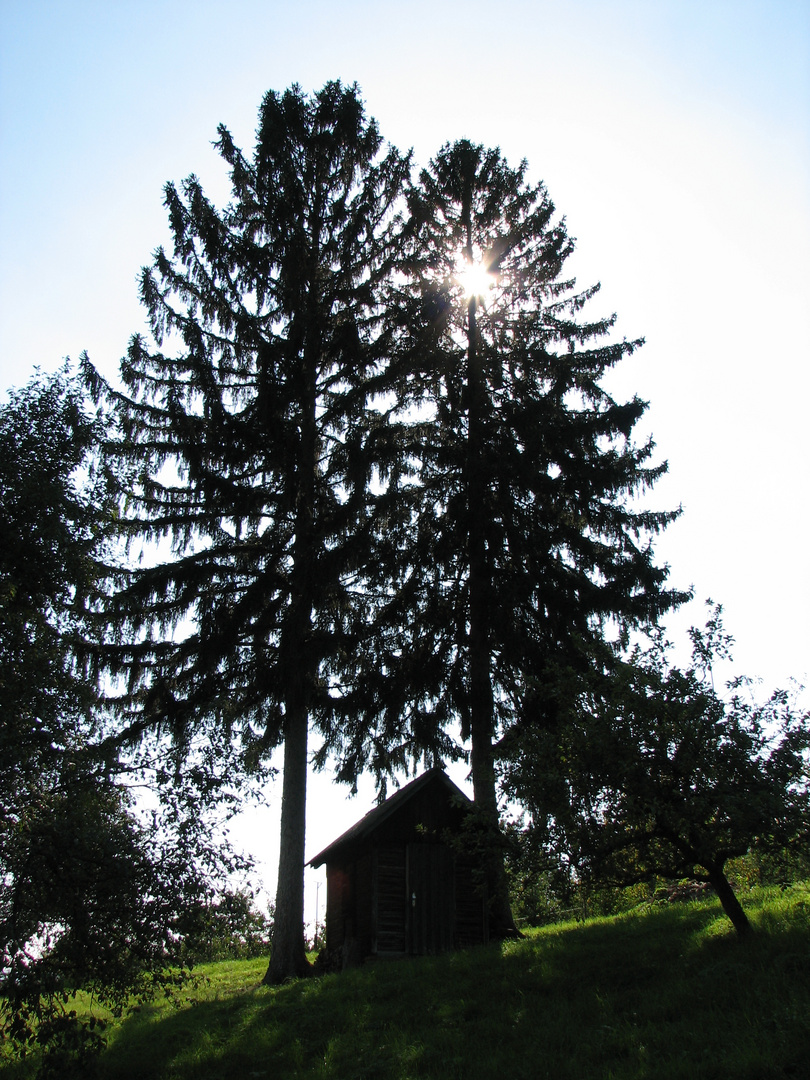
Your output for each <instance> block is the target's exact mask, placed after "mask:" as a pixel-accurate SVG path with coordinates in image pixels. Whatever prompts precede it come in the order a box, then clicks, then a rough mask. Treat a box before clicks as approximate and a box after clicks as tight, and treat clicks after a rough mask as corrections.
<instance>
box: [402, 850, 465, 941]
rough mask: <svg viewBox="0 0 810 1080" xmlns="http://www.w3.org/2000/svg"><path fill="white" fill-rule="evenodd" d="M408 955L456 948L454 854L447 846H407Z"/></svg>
mask: <svg viewBox="0 0 810 1080" xmlns="http://www.w3.org/2000/svg"><path fill="white" fill-rule="evenodd" d="M407 880H408V952H410V953H412V954H416V955H423V954H424V953H438V952H444V951H445V950H447V949H452V948H453V929H454V927H453V917H454V912H455V895H454V881H453V853H452V852H451V850H450V849H449V848H448V847H447V846H446V845H445V844H430V843H416V844H409V845H408V874H407Z"/></svg>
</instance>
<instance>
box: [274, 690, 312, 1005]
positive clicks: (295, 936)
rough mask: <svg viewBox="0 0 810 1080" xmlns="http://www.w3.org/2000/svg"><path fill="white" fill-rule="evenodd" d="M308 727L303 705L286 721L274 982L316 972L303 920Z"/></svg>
mask: <svg viewBox="0 0 810 1080" xmlns="http://www.w3.org/2000/svg"><path fill="white" fill-rule="evenodd" d="M308 725H309V718H308V716H307V712H306V709H305V708H300V707H299V708H297V709H295V710H293V711H291V712H289V713H288V714H287V718H286V720H285V725H284V781H283V786H282V796H281V851H280V853H279V860H278V886H277V889H276V910H275V917H274V922H273V938H272V946H271V953H270V964H269V966H268V968H267V973H266V974H265V976H264V982H265V983H269V984H273V983H280V982H283V981H284V980H285V979H288V978H295V977H297V976H301V975H307V974H309V972H310V970H311V965H310V963H309V961H308V960H307V957H306V945H305V942H304V920H303V911H304V839H305V835H306V812H307V728H308Z"/></svg>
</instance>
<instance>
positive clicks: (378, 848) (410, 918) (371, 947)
mask: <svg viewBox="0 0 810 1080" xmlns="http://www.w3.org/2000/svg"><path fill="white" fill-rule="evenodd" d="M472 805H473V804H472V802H471V801H470V800H469V799H468V798H467V796H466V795H465V794H464V793H463V792H462V791H461V790H460V789H459V788H458V787H456V785H455V784H454V783H453V782H452V780H450V779H449V777H448V776H446V775H445V773H444V772H442V770H441V769H431V770H430V771H429V772H426V773H424V774H423V775H422V776H420V777H418V779H416V780H413V781H412V782H411V783H410V784H407V785H406V786H405V787H403V788H400V790H399V791H397V792H396V793H395V794H394V795H392V796H391V798H390V799H387V800H386V801H385V802H384V803H381V804H380V805H379V806H377V807H376V808H375V809H374V810H371V811H370V812H369V813H368V814H366V816H365V817H364V818H361V820H360V821H358V822H357V823H356V824H355V825H353V826H352V827H351V828H350V829H349V830H347V832H345V833H343V835H342V836H339V837H338V839H337V840H335V841H334V842H333V843H331V844H330V845H329V847H327V848H324V850H323V851H322V852H321V853H320V854H319V855H316V856H315V858H314V859H311V860H310V865H311V866H322V865H323V864H324V863H326V949H327V954H328V955H330V956H332V957H334V956H336V955H339V954H342V955H343V956H344V957H347V956H348V957H350V958H351V959H353V960H361V959H365V958H366V957H378V958H381V959H382V958H384V957H396V956H407V955H422V954H425V953H438V952H444V951H447V950H449V949H456V948H460V947H462V946H466V945H474V944H478V943H481V942H484V941H486V940H487V938H488V926H487V905H486V901H485V897H484V896H483V895H482V892H481V885H480V878H481V875H480V874H476V872H475V871H476V865H475V861H474V859H473V858H471V857H465V856H464V855H462V854H460V853H459V851H458V850H457V846H454V845H452V844H451V843H450V839H451V837H452V836H453V834H458V833H459V831H460V829H461V826H462V823H463V821H464V818H465V816H466V815H467V814H468V813H469V812H470V810H471V808H472Z"/></svg>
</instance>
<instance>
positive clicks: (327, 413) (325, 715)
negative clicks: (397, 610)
mask: <svg viewBox="0 0 810 1080" xmlns="http://www.w3.org/2000/svg"><path fill="white" fill-rule="evenodd" d="M217 148H218V150H219V152H220V154H221V155H222V157H223V159H224V160H225V161H226V162H227V164H228V165H229V166H230V170H231V181H232V201H231V203H230V204H229V206H228V207H227V208H226V209H224V210H221V211H220V210H217V209H216V208H215V207H214V206H213V205H212V204H211V203H210V202H209V201H208V199H207V198H206V197H205V195H204V194H203V191H202V188H201V186H200V183H199V181H198V180H197V178H196V177H194V176H191V177H189V178H188V179H187V180H186V181H185V182H184V183H183V185H182V187H181V189H180V190H178V189H177V188H176V187H175V186H174V185H172V184H169V185H167V187H166V206H167V208H168V211H169V220H170V225H171V230H172V235H173V243H174V250H173V253H172V254H171V255H168V254H166V253H165V252H164V251H163V250H162V249H161V250H159V251H158V252H157V253H156V256H155V260H154V264H153V266H152V267H151V268H149V269H146V270H144V272H143V275H142V279H141V296H142V300H143V303H144V304H145V306H146V309H147V311H148V313H149V319H150V322H151V326H152V331H153V334H154V338H155V343H156V348H154V349H153V348H150V346H149V345H148V344H147V342H146V341H145V340H144V339H143V338H141V337H135V338H134V339H133V340H132V342H131V345H130V348H129V352H128V355H127V357H126V359H125V360H124V361H123V362H122V365H121V381H122V383H123V388H124V389H123V391H122V392H120V393H116V392H113V391H112V390H111V389H110V388H109V387H108V388H106V391H105V392H106V393H107V395H108V397H109V399H110V400H112V401H113V402H115V405H116V407H117V410H118V415H119V418H120V425H121V437H120V439H119V440H118V442H117V443H116V445H115V446H114V447H113V448H111V449H112V452H113V453H115V454H116V455H117V456H118V458H119V460H120V461H121V462H122V463H125V464H128V466H129V468H130V470H131V477H130V482H129V486H128V491H127V517H126V520H125V522H123V524H122V528H123V530H124V532H125V534H126V535H127V536H128V537H130V538H131V539H138V540H140V541H142V542H145V543H152V542H154V543H157V544H160V543H161V542H162V541H164V540H167V541H170V544H171V551H169V550H168V544H164V546H163V547H162V548H160V555H159V556H158V557H157V560H156V562H155V563H154V565H149V566H143V567H139V568H138V569H136V570H135V571H133V573H132V574H131V576H130V577H129V579H128V580H127V581H126V582H125V583H124V584H123V586H122V588H121V589H120V590H119V591H118V593H117V595H116V597H115V600H114V602H113V604H112V605H111V606H110V608H109V611H108V613H109V616H110V617H111V618H112V619H113V621H114V622H115V624H116V625H117V626H118V627H119V633H120V634H121V636H122V640H123V644H122V645H121V646H120V648H118V649H117V650H110V651H108V653H107V657H108V660H109V661H110V663H111V668H112V670H113V672H117V673H119V674H124V675H125V676H126V679H127V680H128V690H127V692H126V694H125V695H124V696H123V698H122V699H121V701H120V703H119V704H120V705H121V706H122V707H123V708H125V709H127V710H130V711H131V713H132V728H131V730H132V731H133V732H135V731H138V730H145V729H148V728H152V727H158V728H160V729H162V730H166V731H168V732H171V734H172V736H173V738H174V740H175V747H176V749H177V752H178V754H179V755H182V752H183V748H184V745H185V741H186V740H187V739H189V738H190V737H191V734H192V733H195V732H196V733H197V734H198V735H199V734H200V733H201V732H202V733H206V734H207V735H210V737H211V738H215V737H218V736H216V735H215V733H216V732H219V733H222V732H223V731H224V732H225V733H226V735H227V736H228V737H229V736H230V734H231V733H233V734H234V736H238V738H239V739H241V742H242V746H243V749H244V754H245V760H246V761H248V762H251V761H253V762H258V761H260V760H262V759H264V758H266V756H267V755H268V754H269V753H270V752H271V751H272V750H273V749H274V748H275V747H276V746H277V745H279V744H280V743H283V747H284V775H283V795H282V814H281V845H280V851H281V854H280V862H279V876H278V892H277V897H276V905H275V921H274V928H273V944H272V953H271V961H270V967H269V969H268V974H267V978H268V980H270V981H278V980H281V979H284V978H286V977H288V976H290V975H297V974H303V973H305V972H306V971H307V970H308V964H307V961H306V957H305V951H304V950H305V944H304V926H303V923H304V920H303V866H304V829H305V807H306V779H307V753H308V732H309V730H310V728H311V727H313V726H315V727H317V728H321V729H322V730H324V731H325V732H330V731H331V732H334V731H335V730H336V728H338V727H339V724H340V719H341V717H342V716H343V715H345V712H346V709H347V691H348V689H349V688H350V685H351V678H352V668H353V664H352V652H353V638H354V633H355V628H356V625H357V624H358V623H362V621H363V619H364V618H365V616H364V615H363V614H362V609H363V605H364V604H365V603H366V602H367V601H366V597H365V594H364V593H363V591H362V590H361V589H360V588H359V587H358V581H357V571H358V566H359V565H361V564H362V562H363V558H364V542H363V534H364V519H365V516H366V513H367V510H366V493H367V486H368V481H369V476H370V472H371V465H370V463H369V459H368V454H367V450H368V447H369V446H370V444H371V441H372V440H373V437H374V436H373V431H374V428H375V426H378V424H379V423H381V422H382V414H381V413H375V410H374V409H371V408H369V407H368V405H369V402H370V401H371V400H372V399H373V398H374V396H375V395H379V394H382V392H383V390H384V389H385V386H386V382H385V359H386V357H387V356H388V355H389V353H390V352H391V338H392V334H393V332H394V331H393V330H392V328H391V327H389V325H388V324H387V322H386V315H387V313H388V312H390V310H391V307H390V305H385V304H384V300H385V294H386V289H387V288H388V283H389V282H390V280H391V272H392V265H393V263H394V261H395V257H396V251H397V248H396V245H395V243H394V241H395V238H396V232H397V201H398V199H399V198H400V194H401V189H402V185H403V182H404V180H405V178H406V176H407V170H408V165H407V162H406V161H405V160H403V159H402V158H401V157H400V155H399V154H398V153H397V152H396V151H394V150H393V149H392V150H389V151H388V152H387V153H386V154H385V156H382V157H381V156H380V152H381V139H380V135H379V133H378V130H377V126H376V124H375V123H374V122H373V121H368V120H366V118H365V116H364V112H363V106H362V103H361V100H360V98H359V94H358V91H357V88H356V87H350V88H344V87H342V86H341V85H340V84H339V83H329V84H327V85H326V86H325V87H324V88H323V90H321V91H320V92H318V93H317V94H315V95H313V96H312V97H307V96H306V95H304V94H303V93H302V92H301V90H300V89H299V88H298V87H293V88H292V89H290V90H288V91H286V92H285V93H283V94H281V95H279V94H276V93H274V92H269V93H268V94H267V95H266V96H265V98H264V100H263V102H262V106H261V109H260V115H259V126H258V132H257V143H256V149H255V153H254V155H253V157H252V158H247V157H246V156H244V155H243V154H242V152H241V151H240V150H239V149H238V148H237V147H236V146H235V145H234V143H233V140H232V138H231V136H230V134H229V133H228V131H227V130H226V129H225V128H224V127H222V126H221V127H220V128H219V139H218V142H217ZM164 343H165V345H166V348H165V350H163V351H161V350H162V347H163V345H164ZM88 376H89V378H90V380H91V382H92V383H93V385H94V388H95V390H96V392H102V390H104V388H103V387H102V385H101V382H100V380H99V379H98V376H97V375H96V374H95V373H94V372H93V371H92V370H91V369H89V368H88ZM353 707H357V702H356V701H354V702H353Z"/></svg>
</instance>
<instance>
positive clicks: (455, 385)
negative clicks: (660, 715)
mask: <svg viewBox="0 0 810 1080" xmlns="http://www.w3.org/2000/svg"><path fill="white" fill-rule="evenodd" d="M525 170H526V166H525V163H524V164H522V165H521V166H520V167H518V168H517V169H513V168H510V167H509V166H508V165H507V163H506V162H505V161H504V159H503V158H502V156H501V155H500V153H499V152H498V151H497V150H485V149H484V148H483V147H481V146H476V145H473V144H471V143H469V142H466V141H462V142H458V143H455V144H453V145H447V146H445V147H444V148H443V149H442V150H441V152H440V153H439V154H438V155H437V156H436V158H435V159H434V160H433V161H432V162H431V163H430V165H429V167H428V168H426V169H425V170H424V171H423V172H422V173H421V176H420V178H419V183H418V184H417V185H416V188H415V190H414V191H413V192H412V193H411V196H410V208H411V218H410V230H411V231H410V241H411V245H412V246H411V250H410V257H411V263H410V269H411V284H412V286H413V289H412V292H411V300H410V305H411V306H410V307H409V309H408V316H407V320H406V321H407V323H408V326H407V330H406V334H407V335H408V341H409V347H410V350H411V371H412V378H413V380H414V383H413V385H414V387H415V388H416V389H415V395H416V398H417V400H418V401H419V406H420V408H419V411H418V415H419V416H420V417H421V419H420V420H419V421H418V422H416V423H414V424H412V425H411V429H410V438H411V439H412V449H411V456H412V459H413V460H414V461H416V462H418V464H417V466H416V467H415V469H414V471H413V473H412V474H410V475H408V476H405V477H403V478H402V482H401V483H400V484H399V487H398V490H397V491H396V493H394V492H393V491H389V492H388V500H389V502H388V505H389V507H390V516H387V517H385V518H384V521H385V531H384V534H383V535H382V537H381V553H380V555H379V557H378V560H377V565H378V566H379V567H381V568H383V571H382V572H383V574H384V575H387V576H388V580H387V581H380V586H381V588H383V589H388V590H389V593H388V595H389V603H388V604H387V605H386V606H385V607H384V609H383V610H382V612H381V614H380V617H379V618H380V626H381V629H384V628H386V627H387V630H388V635H387V648H386V649H384V650H383V653H382V654H381V656H380V657H379V659H378V662H377V668H378V677H379V678H380V680H381V682H385V681H386V679H387V680H388V682H389V685H390V688H391V692H392V693H393V694H394V696H395V697H396V696H397V695H399V696H400V700H399V703H398V707H397V709H395V710H392V711H391V712H390V713H389V718H390V719H392V720H393V722H394V723H395V724H399V725H400V728H399V733H398V736H396V737H395V736H394V735H393V734H390V735H389V736H388V738H387V740H385V741H387V742H388V743H392V742H393V743H395V742H396V739H397V737H398V738H399V739H400V740H402V741H403V742H405V743H407V742H408V741H409V740H410V741H411V744H412V745H414V746H417V747H418V746H419V745H424V744H425V740H426V735H427V734H428V733H429V729H430V726H431V722H433V723H434V724H436V725H439V726H442V725H445V724H446V723H448V721H456V722H458V723H460V730H461V736H462V739H463V740H464V742H469V747H470V760H471V766H472V779H473V783H474V789H475V801H476V804H477V805H478V807H479V809H480V811H481V813H482V814H483V816H484V819H485V820H488V821H489V823H490V826H491V828H492V829H493V830H494V829H495V828H496V824H497V800H496V762H497V757H498V754H499V752H501V751H502V750H503V749H504V747H505V746H506V745H507V744H508V741H509V738H510V736H514V735H515V733H516V732H517V730H518V729H519V727H520V725H521V723H522V722H525V721H527V719H528V718H529V717H532V718H536V717H537V716H538V715H542V711H543V708H549V707H551V703H550V700H549V699H550V696H551V695H550V692H549V685H550V682H551V680H550V679H548V678H547V675H546V673H547V672H548V671H550V670H551V669H553V667H554V665H555V664H557V663H559V662H560V661H561V659H563V658H564V659H565V662H566V663H570V662H571V661H572V657H577V658H578V659H579V662H580V663H586V662H587V656H588V653H589V651H590V650H591V649H592V648H593V647H595V646H596V645H597V644H598V643H600V642H601V641H602V637H603V633H604V631H605V629H606V626H608V625H609V624H610V625H612V627H613V631H614V632H615V631H616V629H617V628H619V627H622V626H627V625H630V624H634V623H639V622H644V621H647V620H653V619H655V618H657V616H659V615H660V614H661V613H662V612H664V611H666V610H667V609H668V608H669V607H671V606H672V605H673V604H676V603H678V602H679V601H680V600H682V599H683V598H684V597H683V594H678V593H677V592H674V591H670V590H668V589H667V588H666V585H665V579H666V576H667V573H666V570H665V569H663V568H660V567H657V566H656V565H655V564H654V562H653V559H652V555H651V549H650V541H651V538H652V537H653V536H654V534H655V533H657V532H658V531H659V530H660V529H661V528H662V527H664V526H665V525H666V524H667V523H668V522H669V521H671V520H672V519H673V517H674V516H675V514H673V513H666V512H651V511H649V510H643V509H640V508H639V506H638V505H636V506H634V505H633V497H634V496H635V495H637V494H640V493H642V492H643V491H644V490H645V489H647V488H649V487H650V486H651V485H652V484H654V482H655V481H656V479H657V478H658V477H660V476H661V474H662V473H663V472H664V471H665V468H666V466H665V465H664V464H653V463H652V462H651V455H652V451H653V444H652V442H651V441H642V442H641V443H640V444H636V443H635V442H634V440H633V428H634V426H635V425H636V423H637V422H638V420H639V419H640V417H641V416H642V414H643V413H644V410H645V407H646V406H645V403H644V402H642V401H640V400H639V399H638V398H633V399H632V400H630V401H628V402H622V401H616V400H614V398H612V397H611V395H610V394H609V393H608V391H607V390H606V389H605V388H604V386H603V379H604V376H605V374H606V373H607V372H608V371H609V370H610V369H611V368H612V367H613V366H614V365H616V364H617V363H619V362H620V361H621V360H622V358H623V357H626V356H628V355H629V354H630V353H632V352H633V351H634V350H635V349H637V348H638V347H639V346H640V345H641V344H642V342H641V341H626V340H622V341H615V340H612V339H611V331H612V328H613V324H614V318H598V319H595V320H594V319H590V318H588V317H587V316H586V315H585V308H586V305H587V304H588V302H589V301H591V300H592V299H593V297H594V296H595V294H596V292H597V290H598V286H596V287H591V288H588V289H585V290H578V289H577V287H576V283H575V281H574V280H573V279H572V278H570V277H569V276H568V275H567V274H566V267H565V263H566V260H567V259H568V257H569V256H570V254H571V252H572V250H573V242H572V240H571V238H570V237H569V236H568V234H567V231H566V228H565V223H564V221H561V220H560V219H559V218H557V217H556V216H555V212H554V206H553V204H552V203H551V201H550V199H549V197H548V195H547V193H546V190H545V188H544V187H543V185H542V184H539V185H536V186H531V185H529V184H528V183H527V182H526V179H525ZM538 703H541V704H540V707H539V711H538ZM490 879H491V888H492V889H493V890H494V892H495V895H496V900H495V905H496V911H495V923H496V929H497V928H498V927H500V929H501V930H502V931H504V930H508V929H509V927H510V925H511V917H510V915H509V912H508V905H507V904H506V902H505V895H504V890H503V885H502V881H503V879H502V873H501V862H500V859H499V858H498V856H497V855H494V856H493V861H492V865H491V874H490Z"/></svg>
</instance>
